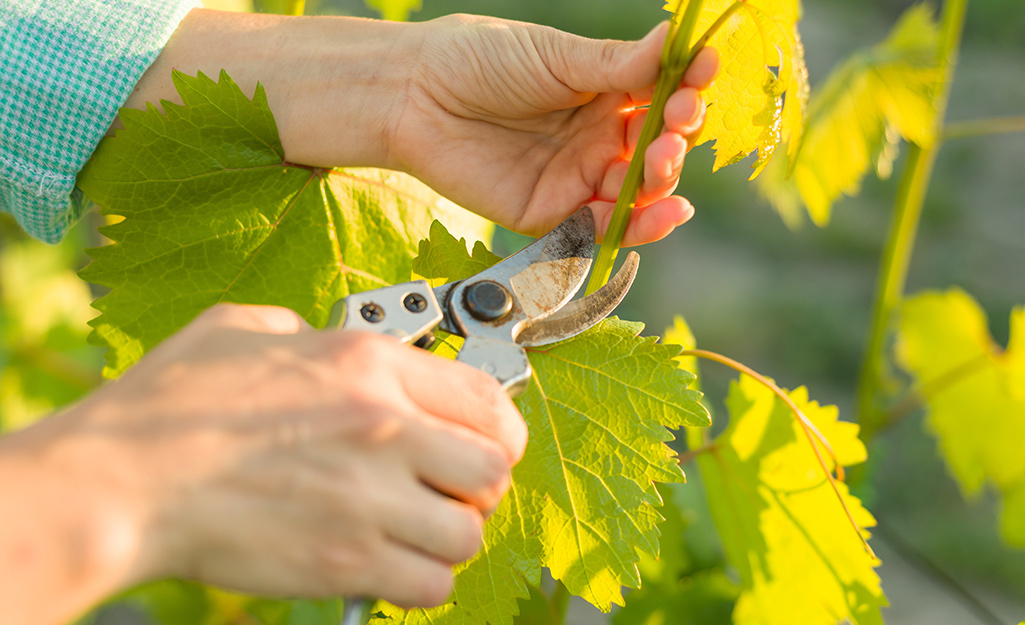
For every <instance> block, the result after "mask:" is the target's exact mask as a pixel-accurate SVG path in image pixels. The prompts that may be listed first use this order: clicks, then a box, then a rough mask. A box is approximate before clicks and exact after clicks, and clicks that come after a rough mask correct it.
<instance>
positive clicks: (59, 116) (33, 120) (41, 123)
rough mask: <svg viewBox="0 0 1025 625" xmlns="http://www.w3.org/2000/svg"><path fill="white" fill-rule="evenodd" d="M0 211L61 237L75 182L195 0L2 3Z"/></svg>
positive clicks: (40, 233) (77, 199) (79, 203)
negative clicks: (118, 113)
mask: <svg viewBox="0 0 1025 625" xmlns="http://www.w3.org/2000/svg"><path fill="white" fill-rule="evenodd" d="M3 4H4V8H3V11H0V51H2V54H0V59H2V60H0V209H2V210H4V211H6V212H9V213H12V214H13V215H14V217H15V218H16V219H17V221H18V223H19V224H21V226H22V227H23V228H24V229H25V230H26V232H28V233H29V234H31V235H32V236H34V237H37V238H39V239H42V240H44V241H47V242H57V241H59V240H60V239H61V238H63V236H64V234H65V233H66V232H67V229H68V227H70V225H71V224H73V223H74V222H75V221H76V220H77V219H78V216H79V214H80V213H81V210H82V207H83V205H84V204H85V202H84V199H83V198H82V195H81V193H76V192H75V178H76V177H77V175H78V172H79V171H81V169H82V167H84V166H85V163H86V161H88V160H89V157H90V156H91V155H92V153H93V151H94V150H95V149H96V146H97V145H98V144H99V142H100V140H101V139H103V136H104V135H105V134H106V132H107V130H108V129H109V128H110V125H111V124H112V123H113V121H114V119H115V118H116V117H117V112H118V108H119V107H120V106H121V105H123V104H124V103H125V101H126V100H127V99H128V96H129V95H130V94H131V93H132V90H133V89H134V88H135V84H136V83H137V82H138V81H139V79H140V78H141V77H142V75H143V73H145V71H146V69H147V68H149V66H150V65H152V64H153V61H155V60H156V58H157V56H158V55H159V54H160V50H161V49H162V48H163V47H164V45H165V44H166V43H167V40H168V39H170V37H171V34H172V33H173V32H174V30H175V29H176V28H177V27H178V24H179V23H180V22H181V20H182V19H183V18H184V17H185V15H186V14H187V13H188V12H189V11H190V10H192V9H193V8H196V7H198V6H201V2H200V0H99V1H97V0H61V1H58V2H54V1H53V0H4V3H3Z"/></svg>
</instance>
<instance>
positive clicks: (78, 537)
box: [0, 413, 154, 623]
mask: <svg viewBox="0 0 1025 625" xmlns="http://www.w3.org/2000/svg"><path fill="white" fill-rule="evenodd" d="M73 416H74V415H73V414H71V413H65V414H64V415H61V416H59V417H52V418H51V419H48V420H46V421H44V422H42V423H39V424H37V425H35V426H33V427H31V428H28V429H26V430H23V431H21V432H18V433H15V434H11V435H7V436H4V437H3V438H2V439H0V518H3V519H4V532H3V534H4V535H3V536H0V577H4V576H3V575H2V571H4V570H6V571H8V572H13V571H17V577H11V578H10V579H7V578H5V581H4V583H2V584H0V599H2V600H0V604H2V605H0V621H3V622H8V617H11V616H12V615H17V616H19V617H23V618H11V619H10V622H38V623H44V622H46V623H50V622H65V621H68V620H70V619H71V618H73V617H75V616H78V614H80V613H81V612H83V611H84V610H86V609H88V608H89V607H91V606H92V605H95V604H96V603H98V602H99V601H101V600H103V599H105V598H106V597H108V596H110V595H111V594H113V593H115V592H117V591H119V590H122V589H124V588H126V587H129V586H132V585H134V584H136V583H138V582H141V581H143V580H144V579H149V578H150V577H152V576H153V573H154V571H153V570H152V568H151V567H150V564H149V558H147V557H146V556H145V555H144V554H143V549H142V528H143V525H144V524H143V522H142V521H143V518H144V517H143V516H142V515H141V514H140V509H139V506H138V503H139V502H137V501H133V498H132V497H131V496H128V493H127V492H125V491H123V490H120V489H119V488H118V486H117V484H116V483H113V482H112V481H111V480H109V479H108V476H106V475H104V474H105V473H107V472H109V469H110V466H111V465H110V464H109V463H110V462H111V461H112V460H113V459H112V458H111V457H110V455H109V453H108V450H106V449H101V448H99V446H97V445H95V443H94V442H93V441H92V440H91V439H92V438H93V437H91V436H89V435H88V434H87V433H85V432H83V431H80V430H78V429H77V428H76V427H75V426H74V423H73V421H74V419H73ZM125 468H127V467H125Z"/></svg>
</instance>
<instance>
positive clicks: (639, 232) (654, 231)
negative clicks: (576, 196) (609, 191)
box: [588, 195, 694, 247]
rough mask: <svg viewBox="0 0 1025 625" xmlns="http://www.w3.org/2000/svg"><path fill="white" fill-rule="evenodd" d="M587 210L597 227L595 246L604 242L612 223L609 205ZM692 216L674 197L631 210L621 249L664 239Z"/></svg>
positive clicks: (681, 200) (684, 202)
mask: <svg viewBox="0 0 1025 625" xmlns="http://www.w3.org/2000/svg"><path fill="white" fill-rule="evenodd" d="M588 206H590V207H591V210H592V211H594V215H595V223H596V224H600V233H599V234H600V236H599V242H601V240H603V239H604V237H605V231H606V230H607V229H608V226H609V221H610V220H611V219H612V209H613V207H614V203H613V202H603V201H598V200H596V201H592V202H591V203H590V204H588ZM693 216H694V207H693V206H691V203H690V202H689V201H687V199H686V198H683V197H680V196H678V195H670V196H669V197H667V198H665V199H663V200H659V201H657V202H655V203H654V204H652V205H650V206H647V207H644V208H635V209H634V211H633V214H631V215H630V221H629V223H628V224H627V226H626V233H625V234H624V235H623V242H622V245H623V247H632V246H634V245H643V244H645V243H652V242H654V241H658V240H660V239H663V238H665V237H666V236H668V235H669V233H671V232H672V231H673V229H675V228H676V227H677V226H681V225H683V224H684V223H686V222H687V220H689V219H690V218H691V217H693Z"/></svg>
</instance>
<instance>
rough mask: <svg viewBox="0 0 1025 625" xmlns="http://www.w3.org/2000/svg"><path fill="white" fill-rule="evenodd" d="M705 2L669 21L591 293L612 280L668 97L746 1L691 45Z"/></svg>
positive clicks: (689, 5)
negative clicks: (651, 92)
mask: <svg viewBox="0 0 1025 625" xmlns="http://www.w3.org/2000/svg"><path fill="white" fill-rule="evenodd" d="M703 2H704V0H690V2H688V3H687V6H686V8H685V9H684V13H683V15H682V16H681V15H679V14H677V15H674V16H673V19H672V21H671V22H670V27H669V33H668V34H667V35H666V41H665V43H664V44H663V46H662V70H661V72H659V75H658V82H656V83H655V93H654V95H653V96H652V98H651V105H650V106H649V107H648V116H647V117H646V118H645V120H644V125H643V126H641V134H640V137H639V138H638V139H637V147H636V148H635V150H634V154H633V157H632V158H631V159H630V164H629V165H628V166H627V170H626V177H625V178H624V180H623V187H622V188H621V189H620V191H619V197H617V198H616V206H615V208H614V209H613V210H612V218H611V219H610V221H609V227H608V228H607V229H606V231H605V239H604V242H603V243H602V245H601V249H600V250H599V251H598V258H597V259H596V260H595V262H594V269H593V270H592V271H591V279H590V280H589V281H588V283H587V293H588V294H591V293H594V292H595V291H597V290H598V289H600V288H601V287H603V286H605V283H606V282H608V281H609V276H610V275H612V265H613V264H614V263H615V262H616V255H617V254H618V253H619V247H620V244H621V243H622V242H623V235H624V234H625V233H626V226H627V224H628V223H629V222H630V215H631V214H632V213H633V209H634V206H635V205H636V203H637V195H638V193H639V192H640V190H641V185H642V184H643V183H644V152H645V151H646V150H647V149H648V146H649V145H651V142H652V141H654V140H655V139H656V138H658V136H659V134H661V133H662V127H663V125H664V120H663V116H664V114H665V108H666V102H668V101H669V96H671V95H673V93H675V92H676V88H677V87H678V86H679V84H680V81H682V80H683V75H684V74H685V73H686V72H687V68H688V67H690V64H691V62H693V61H694V57H695V56H697V53H698V52H700V51H701V48H703V47H704V46H705V44H706V43H708V40H709V39H711V37H712V35H714V34H715V33H716V31H718V30H719V28H721V27H722V25H723V24H725V23H726V22H727V21H728V20H729V18H730V17H732V16H733V14H734V13H736V12H737V11H738V10H739V9H740V8H741V7H743V6H744V3H745V2H746V0H738V1H737V2H734V3H733V4H732V5H730V6H729V8H727V9H726V10H725V11H724V12H723V14H722V15H720V16H719V18H718V19H717V20H716V21H715V22H714V23H713V24H712V25H711V26H710V27H709V28H708V30H707V31H705V33H704V34H703V35H701V37H700V38H699V39H698V40H697V41H695V42H694V45H692V46H689V47H688V44H689V42H690V40H691V38H692V37H693V35H694V28H695V26H696V25H697V21H698V16H699V15H700V13H701V6H702V4H703Z"/></svg>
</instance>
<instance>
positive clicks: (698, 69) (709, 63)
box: [681, 46, 720, 90]
mask: <svg viewBox="0 0 1025 625" xmlns="http://www.w3.org/2000/svg"><path fill="white" fill-rule="evenodd" d="M719 68H720V62H719V51H718V50H716V49H715V48H710V47H708V46H705V47H704V48H701V51H700V52H698V54H697V56H695V57H694V61H693V62H691V64H690V67H688V68H687V72H686V73H685V74H684V75H683V81H682V83H681V84H682V85H685V86H688V87H696V88H697V89H702V90H704V89H708V87H709V86H710V85H711V84H712V82H713V81H714V80H715V77H716V76H718V75H719Z"/></svg>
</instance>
